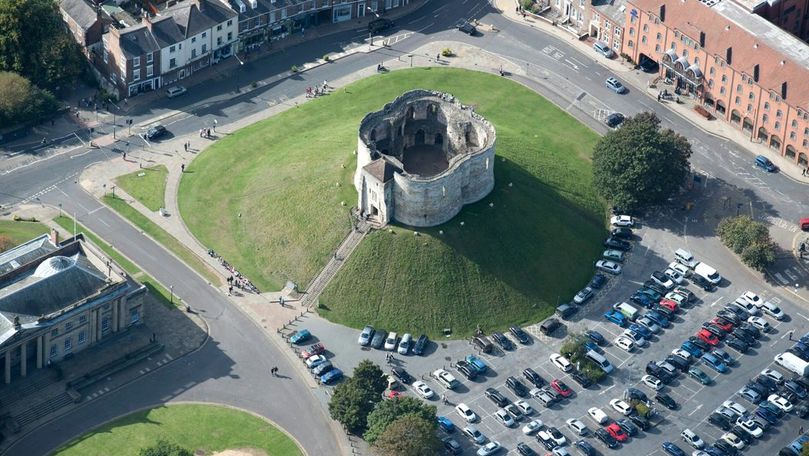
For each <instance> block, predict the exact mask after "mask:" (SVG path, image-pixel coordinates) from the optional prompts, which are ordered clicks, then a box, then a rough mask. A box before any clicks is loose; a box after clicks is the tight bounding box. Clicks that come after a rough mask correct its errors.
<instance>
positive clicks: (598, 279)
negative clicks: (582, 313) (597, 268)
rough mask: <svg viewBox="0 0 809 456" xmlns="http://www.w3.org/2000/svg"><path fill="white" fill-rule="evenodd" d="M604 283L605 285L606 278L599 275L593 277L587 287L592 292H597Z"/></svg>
mask: <svg viewBox="0 0 809 456" xmlns="http://www.w3.org/2000/svg"><path fill="white" fill-rule="evenodd" d="M605 283H607V276H605V275H604V274H600V273H599V274H596V275H594V276H593V280H591V281H590V283H589V284H588V285H587V286H588V287H590V288H592V289H594V290H598V289H600V288H601V287H603V286H604V284H605Z"/></svg>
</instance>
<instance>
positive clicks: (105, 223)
mask: <svg viewBox="0 0 809 456" xmlns="http://www.w3.org/2000/svg"><path fill="white" fill-rule="evenodd" d="M96 220H98V221H99V222H101V223H103V224H104V226H106V227H107V228H112V227H111V226H110V225H109V224H108V223H107V222H105V221H104V220H102V219H101V218H97V219H96Z"/></svg>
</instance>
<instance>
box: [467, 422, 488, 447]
mask: <svg viewBox="0 0 809 456" xmlns="http://www.w3.org/2000/svg"><path fill="white" fill-rule="evenodd" d="M463 433H464V434H466V435H467V437H469V438H470V439H472V441H473V442H475V443H477V444H478V445H482V444H484V443H485V442H486V436H485V435H483V433H482V432H480V431H479V430H478V428H477V427H475V426H474V425H471V424H470V425H467V426H465V427H464V428H463Z"/></svg>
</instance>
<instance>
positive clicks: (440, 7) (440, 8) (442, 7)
mask: <svg viewBox="0 0 809 456" xmlns="http://www.w3.org/2000/svg"><path fill="white" fill-rule="evenodd" d="M447 6H449V5H444V6H439V7H438V8H436V9H435V12H436V13H437V12H439V11H441V10H442V9H444V8H446V7H447Z"/></svg>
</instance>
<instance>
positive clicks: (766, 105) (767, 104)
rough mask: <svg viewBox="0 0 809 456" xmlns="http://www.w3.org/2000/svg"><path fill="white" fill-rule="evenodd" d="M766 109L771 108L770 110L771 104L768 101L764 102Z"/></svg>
mask: <svg viewBox="0 0 809 456" xmlns="http://www.w3.org/2000/svg"><path fill="white" fill-rule="evenodd" d="M764 110H765V111H769V110H770V104H769V103H767V102H766V101H765V102H764Z"/></svg>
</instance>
